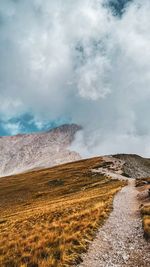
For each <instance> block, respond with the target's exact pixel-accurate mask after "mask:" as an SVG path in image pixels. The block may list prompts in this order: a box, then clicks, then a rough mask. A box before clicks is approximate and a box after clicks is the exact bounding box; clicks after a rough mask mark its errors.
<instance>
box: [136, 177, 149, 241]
mask: <svg viewBox="0 0 150 267" xmlns="http://www.w3.org/2000/svg"><path fill="white" fill-rule="evenodd" d="M146 183H147V184H146ZM136 186H137V187H140V188H141V191H142V192H146V194H144V198H143V199H142V205H141V214H142V218H143V229H144V236H145V238H147V239H150V194H149V190H150V178H143V179H137V181H136Z"/></svg>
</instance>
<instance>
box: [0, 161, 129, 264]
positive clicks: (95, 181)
mask: <svg viewBox="0 0 150 267" xmlns="http://www.w3.org/2000/svg"><path fill="white" fill-rule="evenodd" d="M100 163H102V160H101V158H93V159H88V160H82V161H79V162H76V163H69V164H64V165H62V166H58V167H53V168H50V169H45V170H39V171H33V172H30V173H25V174H20V175H15V176H11V177H5V178H1V179H0V216H1V218H0V266H3V267H6V266H7V267H8V266H9V267H38V266H40V267H50V266H51V267H58V266H60V267H62V266H72V265H73V264H75V263H78V262H79V261H80V254H81V253H82V252H84V251H86V249H87V247H88V243H89V240H92V239H93V237H94V236H95V233H96V230H97V229H98V227H99V226H100V225H102V224H103V222H104V220H105V219H106V218H107V217H108V215H109V213H110V211H111V210H112V201H113V197H114V195H115V193H116V192H118V190H120V189H121V187H122V186H124V185H125V182H123V181H118V180H111V179H110V178H108V177H106V176H103V175H101V174H98V173H93V172H91V169H92V168H96V167H97V166H98V164H100Z"/></svg>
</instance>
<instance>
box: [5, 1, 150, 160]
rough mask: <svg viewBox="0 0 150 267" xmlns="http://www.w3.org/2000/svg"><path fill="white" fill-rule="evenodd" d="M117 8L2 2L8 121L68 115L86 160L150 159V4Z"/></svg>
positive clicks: (102, 3) (95, 3)
mask: <svg viewBox="0 0 150 267" xmlns="http://www.w3.org/2000/svg"><path fill="white" fill-rule="evenodd" d="M110 2H113V3H116V4H115V5H114V4H111V8H110ZM117 2H118V1H115V0H114V1H104V0H76V1H73V0H66V1H64V0H55V1H52V0H45V1H42V0H33V1H29V0H28V1H15V0H13V1H12V0H1V5H0V103H1V105H0V115H1V117H2V118H3V120H6V121H7V120H8V119H11V118H13V117H14V116H18V115H21V114H24V113H26V112H30V113H32V114H33V115H34V117H35V120H37V121H38V122H41V123H42V121H45V120H55V119H57V118H60V117H63V118H64V117H69V118H71V120H72V121H73V122H75V123H78V124H81V125H82V126H83V129H84V130H83V131H82V132H81V133H79V134H78V135H77V137H76V141H75V142H74V144H73V146H74V147H76V149H78V150H79V151H80V152H81V153H82V154H83V155H88V154H89V155H90V154H106V153H116V152H133V153H134V152H136V153H140V154H142V155H150V119H149V113H150V107H149V100H150V72H149V71H150V20H149V17H150V1H149V0H143V1H139V0H137V1H129V3H128V4H126V5H125V1H121V2H122V3H123V4H122V6H120V10H121V12H120V11H118V12H119V14H120V15H119V16H117V15H116V13H117V9H116V6H117V5H118V4H117ZM127 2H128V1H127ZM118 8H119V7H118ZM114 10H115V12H114Z"/></svg>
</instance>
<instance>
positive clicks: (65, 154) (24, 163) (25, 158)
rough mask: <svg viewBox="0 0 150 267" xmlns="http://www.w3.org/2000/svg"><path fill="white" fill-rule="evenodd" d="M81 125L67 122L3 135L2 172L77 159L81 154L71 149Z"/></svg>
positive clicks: (1, 151)
mask: <svg viewBox="0 0 150 267" xmlns="http://www.w3.org/2000/svg"><path fill="white" fill-rule="evenodd" d="M80 129H81V128H80V127H79V126H78V125H75V124H71V125H63V126H60V127H57V128H55V129H52V130H50V131H47V132H44V133H37V134H23V135H17V136H10V137H1V138H0V176H1V177H2V176H7V175H12V174H17V173H21V172H25V171H28V170H32V169H39V168H46V167H51V166H54V165H58V164H60V163H66V162H71V161H76V160H79V159H80V155H79V154H78V153H76V152H74V151H70V150H69V146H70V144H71V143H72V141H73V140H74V137H75V134H76V132H77V131H79V130H80Z"/></svg>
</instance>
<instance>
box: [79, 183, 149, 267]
mask: <svg viewBox="0 0 150 267" xmlns="http://www.w3.org/2000/svg"><path fill="white" fill-rule="evenodd" d="M134 183H135V181H134V179H129V184H128V186H126V187H124V188H123V189H122V190H121V191H120V192H119V193H118V194H117V195H116V196H115V199H114V205H113V206H114V209H113V211H112V213H111V215H110V217H109V218H108V220H107V221H106V223H105V224H104V226H103V227H102V228H100V230H99V231H98V233H97V236H96V238H95V240H94V241H93V242H92V243H91V244H90V246H89V250H88V252H87V254H84V256H83V262H82V263H81V264H80V265H79V267H124V266H128V267H149V266H150V243H149V242H147V241H146V240H145V239H144V238H143V231H142V222H141V219H140V214H139V211H138V210H139V203H138V200H137V194H138V191H137V190H136V188H135V186H134Z"/></svg>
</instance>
